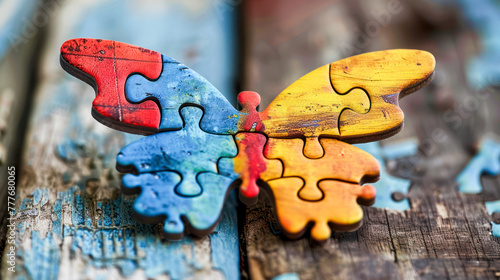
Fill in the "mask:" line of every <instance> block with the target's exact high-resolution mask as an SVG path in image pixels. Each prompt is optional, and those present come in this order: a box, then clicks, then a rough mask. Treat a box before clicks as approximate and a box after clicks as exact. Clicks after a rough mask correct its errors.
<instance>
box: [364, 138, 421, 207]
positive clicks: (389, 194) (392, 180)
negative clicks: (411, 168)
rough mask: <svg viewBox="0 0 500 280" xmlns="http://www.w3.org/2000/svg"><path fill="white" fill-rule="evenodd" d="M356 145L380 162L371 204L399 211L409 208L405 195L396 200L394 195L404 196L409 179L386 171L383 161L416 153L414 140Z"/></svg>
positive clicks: (408, 185) (409, 182)
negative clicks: (375, 194) (381, 144)
mask: <svg viewBox="0 0 500 280" xmlns="http://www.w3.org/2000/svg"><path fill="white" fill-rule="evenodd" d="M356 147H358V148H361V149H363V150H365V151H367V152H368V153H370V154H371V155H372V156H374V157H375V158H376V159H377V160H378V162H379V163H380V181H378V182H376V183H373V186H374V187H375V188H376V189H377V197H376V199H375V203H374V204H373V205H372V206H373V207H379V208H387V209H393V210H400V211H403V210H408V209H410V203H409V201H408V199H407V198H406V197H404V198H403V199H401V200H399V201H396V200H395V199H394V196H395V194H397V193H400V194H402V195H404V196H406V195H407V194H408V191H409V190H410V185H411V181H410V180H407V179H402V178H397V177H394V176H392V175H390V174H389V173H387V170H386V168H385V162H386V160H387V159H394V158H399V157H404V156H410V155H414V154H415V153H417V149H418V146H417V144H416V143H415V142H414V141H405V142H403V143H398V144H392V145H388V146H384V147H383V148H382V147H380V143H379V142H372V143H365V144H358V145H356Z"/></svg>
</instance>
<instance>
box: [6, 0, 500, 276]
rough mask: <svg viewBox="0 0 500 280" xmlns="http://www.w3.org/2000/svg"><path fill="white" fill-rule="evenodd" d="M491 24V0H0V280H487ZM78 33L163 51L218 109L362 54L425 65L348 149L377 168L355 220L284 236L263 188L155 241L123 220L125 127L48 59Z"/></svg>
mask: <svg viewBox="0 0 500 280" xmlns="http://www.w3.org/2000/svg"><path fill="white" fill-rule="evenodd" d="M497 28H500V1H498V0H420V1H411V0H370V1H368V0H350V1H347V0H345V1H341V0H337V1H335V0H310V1H300V0H272V1H271V0H178V1H177V0H170V1H167V0H140V1H139V0H121V1H119V0H99V1H97V0H39V1H37V0H0V178H1V179H2V180H1V181H0V205H1V206H2V209H1V211H0V222H1V224H2V227H1V229H0V233H1V237H2V240H1V241H2V243H1V245H0V249H1V251H2V254H1V255H2V267H1V275H2V276H3V279H58V278H59V279H97V278H99V279H129V278H134V279H136V278H137V279H183V278H188V279H224V278H225V279H239V278H243V279H281V280H283V279H335V278H338V279H347V278H350V279H352V278H373V279H388V278H395V279H418V278H423V279H443V278H461V279H465V278H478V279H487V278H492V279H495V278H496V277H498V276H499V275H500V272H498V271H500V243H499V239H498V237H497V236H500V229H496V223H495V221H496V222H498V223H500V218H499V217H500V213H496V209H497V207H496V205H497V204H495V203H496V201H497V200H500V180H499V179H500V178H499V176H497V175H496V174H498V172H500V168H495V166H498V165H499V164H500V163H499V162H498V161H499V160H500V153H499V152H498V151H499V150H500V144H499V143H500V142H499V141H498V137H499V136H500V127H499V125H498V124H499V117H500V109H499V108H500V92H499V89H498V85H500V67H499V66H498V65H499V64H500V35H499V33H498V29H497ZM79 37H87V38H101V39H109V40H117V41H122V42H126V43H129V44H133V45H138V46H141V47H145V48H148V49H152V50H155V51H158V52H161V53H163V54H166V55H168V56H171V57H173V58H175V59H176V60H178V61H180V62H182V63H184V64H185V65H187V66H188V67H190V68H192V69H194V70H195V71H197V72H199V73H200V74H201V75H202V76H204V77H205V78H206V79H207V80H209V81H210V82H211V83H213V84H214V85H215V86H216V87H217V88H218V89H219V90H220V91H221V92H222V93H223V94H224V95H225V96H226V98H227V99H228V100H229V101H230V102H232V103H233V105H234V106H238V104H236V96H237V94H238V93H239V92H240V91H243V90H252V91H257V92H259V93H260V95H261V96H262V103H261V106H260V109H261V110H262V109H263V108H265V107H266V106H267V105H268V104H269V103H270V102H271V101H272V100H273V99H274V97H275V96H277V95H278V94H279V93H280V92H281V91H282V90H283V89H285V88H286V87H287V86H288V85H290V84H291V83H292V82H294V81H295V80H297V79H298V78H300V77H301V76H303V75H305V74H306V73H308V72H310V71H312V70H314V69H316V68H318V67H320V66H322V65H325V64H328V63H331V62H334V61H336V60H340V59H342V58H345V57H349V56H353V55H356V54H360V53H364V52H370V51H376V50H384V49H395V48H410V49H422V50H426V51H429V52H431V53H432V54H434V56H435V57H436V60H437V67H436V72H435V77H434V80H433V82H432V83H431V84H429V85H428V86H426V87H425V88H423V89H421V90H419V91H418V92H416V93H414V94H412V95H410V96H408V97H405V98H404V99H403V100H401V102H400V105H401V107H402V108H403V110H404V112H405V115H406V117H405V128H404V130H403V131H402V132H401V133H399V134H398V135H396V136H394V137H392V138H390V139H387V140H384V141H382V142H380V143H379V142H377V143H373V144H370V145H369V146H361V147H363V148H364V149H367V150H369V151H370V152H371V153H372V154H374V155H375V156H376V157H377V159H379V160H380V161H381V164H382V167H383V173H382V181H381V182H380V183H379V184H380V185H379V186H377V189H378V192H379V195H378V196H377V201H378V202H377V204H376V205H375V207H370V208H366V209H364V211H365V218H364V225H363V226H362V227H361V228H360V229H359V230H358V231H357V232H354V233H335V234H334V235H333V236H332V238H331V240H330V241H329V242H328V243H327V244H324V245H311V244H310V243H309V240H308V239H307V238H303V239H300V240H298V241H290V240H286V239H284V237H282V236H281V235H280V232H279V230H278V227H277V223H276V221H275V220H274V218H273V216H272V210H271V207H270V204H269V202H268V201H266V199H265V198H264V199H262V202H260V203H259V204H258V205H255V206H251V207H246V206H244V205H242V204H238V202H237V200H236V199H234V198H233V199H230V200H228V202H227V203H226V205H225V209H224V213H223V215H222V218H221V221H220V224H219V225H218V227H217V229H216V230H215V232H214V233H212V234H210V236H207V237H205V238H191V237H187V238H185V239H183V240H182V241H180V242H168V241H165V240H163V239H162V238H161V236H160V235H159V231H158V230H159V227H158V226H157V225H143V224H140V223H136V222H135V221H134V219H133V218H132V215H131V213H130V208H131V205H132V202H133V197H132V198H131V197H127V196H123V195H121V194H120V175H119V174H118V173H117V172H116V170H115V169H114V166H115V161H114V160H115V159H114V158H115V155H116V154H117V152H118V151H119V150H120V148H121V147H123V146H124V145H126V144H127V143H130V142H131V141H133V140H135V139H138V138H139V136H135V135H129V134H125V133H120V132H117V131H113V130H112V129H110V128H107V127H105V126H102V125H101V124H100V123H98V122H97V121H95V120H93V119H92V117H91V115H90V109H91V102H92V100H93V97H94V95H95V93H94V91H93V89H92V88H91V87H90V86H88V85H87V84H85V83H83V82H81V81H79V80H77V79H76V78H74V77H72V76H70V75H68V74H67V73H66V72H65V71H63V70H62V68H61V67H60V65H59V48H60V46H61V44H62V43H63V42H64V41H66V40H68V39H71V38H79ZM485 143H489V144H485ZM9 166H15V167H16V183H17V190H16V196H15V197H16V200H15V202H16V206H15V209H16V211H15V213H14V214H13V215H12V214H11V213H9V212H8V211H7V203H6V202H7V199H8V198H7V179H6V178H7V167H9ZM471 166H472V167H471ZM488 169H489V172H487V173H490V175H487V176H482V177H481V174H482V173H483V171H488ZM471 170H472V171H471ZM462 171H464V172H463V173H461V172H462ZM384 176H385V177H384ZM384 178H385V179H384ZM469 181H472V182H473V183H475V186H476V188H475V189H474V188H473V189H471V188H470V187H468V186H470V185H465V183H464V182H469ZM478 188H479V189H478ZM381 190H383V191H382V192H381ZM471 193H472V194H471ZM487 205H490V206H487ZM498 210H500V205H499V206H498ZM495 213H496V214H495ZM7 218H12V219H13V221H14V223H15V230H14V231H13V232H14V234H13V235H14V239H15V250H14V251H15V255H16V269H15V270H16V272H15V273H13V272H10V271H8V267H9V265H8V264H7V260H8V257H7V254H8V253H9V251H10V245H8V243H7V241H8V240H9V239H8V237H9V236H10V235H11V234H12V233H11V232H9V231H8V228H7V225H8V224H9V223H11V221H10V220H7ZM496 231H498V232H496Z"/></svg>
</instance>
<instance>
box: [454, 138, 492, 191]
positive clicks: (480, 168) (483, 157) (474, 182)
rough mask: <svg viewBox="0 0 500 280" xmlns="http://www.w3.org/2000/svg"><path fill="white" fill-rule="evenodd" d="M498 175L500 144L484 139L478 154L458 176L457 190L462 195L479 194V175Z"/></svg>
mask: <svg viewBox="0 0 500 280" xmlns="http://www.w3.org/2000/svg"><path fill="white" fill-rule="evenodd" d="M483 173H487V174H489V175H498V174H500V143H498V142H496V141H493V140H489V139H486V140H484V141H483V142H482V143H481V147H480V149H479V153H478V154H477V155H476V156H475V157H474V158H472V159H471V160H470V162H469V164H467V166H465V168H464V169H463V170H462V172H460V174H458V176H457V182H458V190H459V191H460V192H463V193H480V192H481V191H482V189H483V187H482V185H481V174H483Z"/></svg>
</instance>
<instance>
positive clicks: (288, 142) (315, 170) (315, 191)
mask: <svg viewBox="0 0 500 280" xmlns="http://www.w3.org/2000/svg"><path fill="white" fill-rule="evenodd" d="M320 142H321V145H322V146H323V148H324V150H325V155H324V156H323V157H322V158H319V159H310V158H307V157H305V156H304V155H303V153H302V150H303V148H304V142H303V141H302V139H277V138H269V140H268V143H267V145H266V147H265V149H264V155H265V156H266V157H267V158H269V159H280V160H281V161H282V162H283V165H284V168H285V169H284V172H283V177H294V176H295V177H300V178H302V179H303V180H304V181H305V184H304V186H303V188H301V189H300V191H299V193H298V196H299V197H300V198H301V199H304V200H309V201H319V200H322V199H323V198H324V194H323V193H322V192H321V189H320V188H318V182H319V181H320V180H323V179H337V180H342V181H345V182H352V183H356V184H363V183H367V182H375V181H377V180H378V177H379V174H380V165H379V163H378V161H377V160H376V159H375V158H374V157H373V156H371V155H370V154H369V153H367V152H365V151H363V150H361V149H359V148H356V147H354V146H352V145H349V144H347V143H344V142H342V141H339V140H335V139H330V138H322V139H320Z"/></svg>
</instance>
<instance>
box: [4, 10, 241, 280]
mask: <svg viewBox="0 0 500 280" xmlns="http://www.w3.org/2000/svg"><path fill="white" fill-rule="evenodd" d="M200 4H202V5H201V6H199V5H198V6H196V7H195V6H190V5H188V4H184V3H183V2H182V1H177V2H170V3H160V2H157V1H154V2H149V3H144V2H142V1H129V2H127V5H120V3H119V2H118V1H110V2H106V3H101V2H95V3H87V1H72V2H64V4H62V3H61V4H60V5H61V6H59V7H58V8H59V9H58V13H56V14H55V15H54V16H53V17H51V19H50V20H51V22H50V24H49V27H48V28H49V30H50V34H51V37H50V38H48V40H47V44H46V45H45V47H44V49H43V50H39V51H40V53H39V55H43V57H42V61H43V64H42V67H41V68H40V69H38V76H39V77H41V80H40V82H39V84H38V85H37V88H36V91H35V97H34V98H35V101H34V102H35V103H34V104H35V105H34V108H33V110H32V111H31V112H24V113H25V114H27V113H29V114H30V126H29V130H28V136H27V138H26V143H25V148H24V156H23V158H22V170H23V172H22V174H19V175H18V188H17V209H16V213H15V217H14V222H15V225H16V230H15V231H14V234H15V235H16V241H17V242H16V256H17V259H16V268H15V270H16V273H14V274H11V272H9V271H8V270H7V269H8V266H7V265H6V264H5V263H2V276H3V277H4V278H8V279H25V278H28V279H56V278H60V279H69V278H73V279H93V278H102V279H108V278H114V279H124V278H134V279H149V278H170V279H181V278H192V279H199V278H203V279H222V278H226V279H238V278H239V275H240V272H239V248H238V233H237V215H236V214H237V213H236V203H235V201H236V200H235V199H230V200H229V201H228V202H227V203H226V204H225V208H224V211H223V215H222V218H221V221H220V223H219V226H218V227H217V228H216V229H215V231H214V232H213V233H212V234H210V235H208V236H206V237H204V238H200V239H196V238H192V237H186V238H184V239H183V240H182V241H180V242H168V241H166V240H164V239H162V238H161V234H160V233H159V229H160V228H161V225H145V224H141V223H138V222H136V221H135V220H134V219H133V217H132V213H131V208H132V202H133V197H130V196H123V195H121V194H120V193H121V192H120V176H119V174H118V173H117V171H116V170H115V156H116V154H117V153H118V151H119V150H120V149H121V148H122V147H123V146H125V144H127V143H130V142H131V141H132V140H134V139H137V138H138V137H136V136H131V135H127V134H123V133H119V132H116V131H113V130H111V129H108V128H106V127H103V126H102V125H100V124H98V123H97V122H96V121H95V120H94V119H92V118H91V116H90V106H91V102H92V99H93V96H94V94H95V93H94V91H93V89H92V88H91V87H89V86H88V85H85V84H83V83H81V82H80V81H78V80H76V79H74V78H72V77H70V76H69V75H66V74H65V73H64V71H63V70H62V69H61V68H60V66H59V59H58V58H59V47H60V45H61V44H62V43H63V42H64V41H65V40H66V39H68V38H75V37H90V36H92V37H101V38H109V39H116V40H122V41H128V42H130V43H136V44H138V43H141V44H142V45H145V46H146V47H151V48H155V49H158V50H160V51H163V52H165V53H169V54H170V55H172V56H177V57H178V58H179V59H181V60H182V59H184V61H183V62H184V63H186V64H188V65H189V64H192V65H193V67H194V68H197V67H199V69H198V68H197V70H198V71H199V72H201V73H203V74H205V73H206V75H207V76H214V75H215V76H216V78H214V79H213V80H212V81H213V82H214V83H215V84H218V85H217V86H218V87H219V88H220V89H221V90H225V91H224V92H232V88H233V86H234V76H233V74H232V69H234V67H233V63H234V59H233V58H232V54H233V52H232V51H231V49H232V48H233V42H232V39H231V38H232V34H231V32H232V31H230V30H229V29H227V28H226V26H225V25H224V23H228V22H232V20H233V19H232V17H231V14H230V13H226V14H219V13H217V11H215V10H213V6H212V4H213V3H200ZM143 19H147V20H146V21H143ZM179 22H181V24H180V25H178V24H179ZM183 25H184V26H185V29H182V30H181V29H178V26H183ZM195 26H196V28H194V27H195ZM200 26H202V28H200ZM209 31H210V32H211V33H210V34H212V35H213V37H210V38H207V37H205V36H204V35H205V34H206V32H209ZM165 34H169V35H168V36H165ZM89 35H90V36H89ZM219 60H220V61H219ZM215 62H217V64H218V65H221V66H220V67H219V66H217V67H214V66H213V65H214V64H216V63H215ZM224 66H227V67H224ZM224 71H228V72H227V73H226V72H224ZM17 78H18V79H22V76H19V77H17ZM6 253H7V250H6V251H5V252H4V256H5V254H6Z"/></svg>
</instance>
